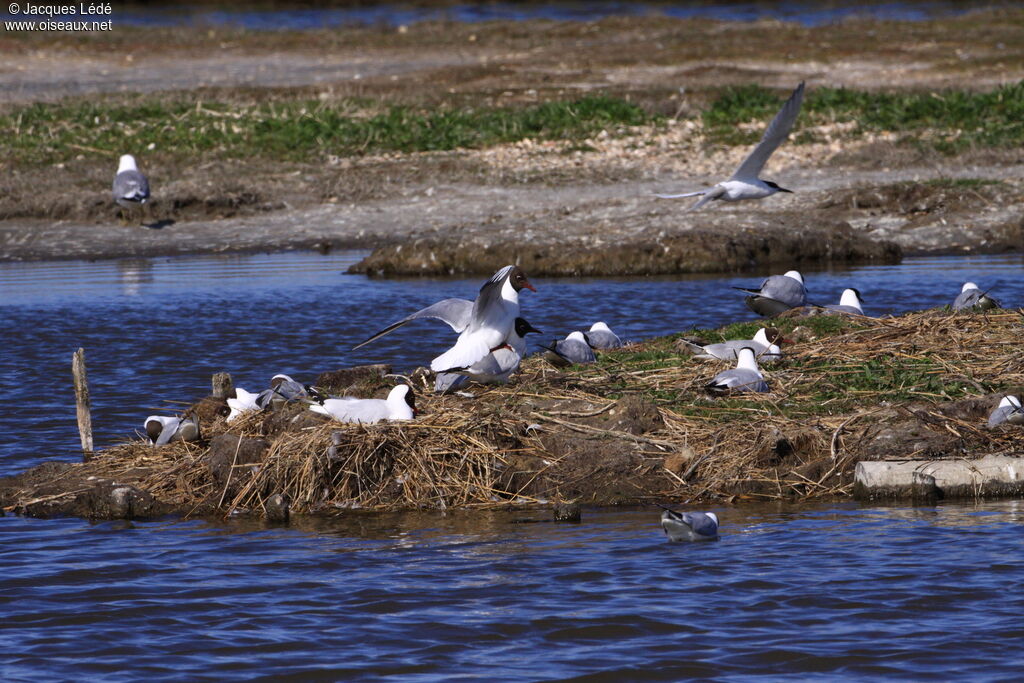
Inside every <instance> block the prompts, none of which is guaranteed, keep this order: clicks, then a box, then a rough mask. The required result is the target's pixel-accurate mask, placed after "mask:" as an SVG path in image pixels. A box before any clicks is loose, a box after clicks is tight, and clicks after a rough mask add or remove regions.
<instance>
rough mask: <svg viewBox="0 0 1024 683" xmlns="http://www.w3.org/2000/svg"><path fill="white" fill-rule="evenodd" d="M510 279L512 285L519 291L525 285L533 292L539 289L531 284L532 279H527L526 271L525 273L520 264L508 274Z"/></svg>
mask: <svg viewBox="0 0 1024 683" xmlns="http://www.w3.org/2000/svg"><path fill="white" fill-rule="evenodd" d="M508 280H509V282H511V283H512V287H513V288H514V289H515V290H516V291H517V292H518V291H519V290H521V289H523V288H524V287H525V288H526V289H528V290H530V291H531V292H536V291H537V290H536V289H535V288H534V286H533V285H531V284H530V281H529V280H527V279H526V273H524V272H523V269H522V268H520V267H519V266H513V267H512V270H511V271H510V272H509V274H508Z"/></svg>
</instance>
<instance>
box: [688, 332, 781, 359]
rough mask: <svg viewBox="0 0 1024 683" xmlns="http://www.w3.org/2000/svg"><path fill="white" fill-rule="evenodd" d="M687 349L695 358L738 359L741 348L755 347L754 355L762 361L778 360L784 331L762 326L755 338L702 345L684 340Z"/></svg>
mask: <svg viewBox="0 0 1024 683" xmlns="http://www.w3.org/2000/svg"><path fill="white" fill-rule="evenodd" d="M682 341H683V344H685V345H686V348H687V350H689V351H690V352H691V353H693V354H694V356H693V357H694V358H698V359H700V360H711V359H713V358H717V359H718V360H736V359H737V358H739V355H738V354H739V350H740V349H742V348H751V349H754V355H755V356H756V357H757V358H758V359H760V360H761V362H769V361H776V360H779V359H780V358H782V349H781V348H779V345H778V342H780V341H782V333H781V332H779V330H778V329H776V328H774V327H762V328H761V329H760V330H758V331H757V332H756V333H755V334H754V338H753V339H734V340H731V341H726V342H720V343H718V344H708V345H706V346H700V345H698V344H694V343H693V342H688V341H686V340H685V339H684V340H682Z"/></svg>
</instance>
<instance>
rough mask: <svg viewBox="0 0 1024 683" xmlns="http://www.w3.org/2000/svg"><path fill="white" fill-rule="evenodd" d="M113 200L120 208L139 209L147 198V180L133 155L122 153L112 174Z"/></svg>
mask: <svg viewBox="0 0 1024 683" xmlns="http://www.w3.org/2000/svg"><path fill="white" fill-rule="evenodd" d="M113 195H114V201H115V202H117V205H118V206H120V207H121V208H122V209H127V210H128V211H133V210H135V209H139V210H140V211H141V209H142V206H143V205H144V204H145V203H146V201H148V200H149V180H148V179H147V178H146V176H144V175H142V173H140V172H139V168H138V166H137V165H136V164H135V157H133V156H132V155H131V154H122V155H121V160H120V162H118V165H117V174H116V175H115V176H114V186H113Z"/></svg>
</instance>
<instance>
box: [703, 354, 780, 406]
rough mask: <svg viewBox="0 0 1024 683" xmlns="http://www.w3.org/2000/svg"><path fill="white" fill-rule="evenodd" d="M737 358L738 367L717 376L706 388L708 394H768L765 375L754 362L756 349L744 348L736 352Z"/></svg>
mask: <svg viewBox="0 0 1024 683" xmlns="http://www.w3.org/2000/svg"><path fill="white" fill-rule="evenodd" d="M736 358H737V360H736V367H735V368H733V369H732V370H723V371H722V372H720V373H718V374H717V375H715V378H714V379H713V380H711V382H710V383H708V384H707V386H705V387H704V388H705V389H706V390H707V392H708V393H709V394H713V395H716V396H722V395H725V394H729V393H733V392H740V391H756V392H760V393H765V392H767V391H768V383H767V382H765V381H764V375H762V374H761V371H760V370H759V369H758V367H757V361H756V360H754V349H752V348H751V347H749V346H744V347H743V348H742V349H740V350H739V351H737V352H736Z"/></svg>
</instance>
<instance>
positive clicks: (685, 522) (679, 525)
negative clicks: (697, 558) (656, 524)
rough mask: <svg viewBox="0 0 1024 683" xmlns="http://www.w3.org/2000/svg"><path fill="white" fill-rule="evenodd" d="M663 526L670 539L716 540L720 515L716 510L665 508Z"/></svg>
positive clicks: (662, 514) (662, 515)
mask: <svg viewBox="0 0 1024 683" xmlns="http://www.w3.org/2000/svg"><path fill="white" fill-rule="evenodd" d="M661 528H662V529H664V530H665V535H666V536H668V540H670V541H714V540H715V539H717V538H718V515H716V514H715V513H714V512H676V511H675V510H669V509H668V508H664V512H662V513H661Z"/></svg>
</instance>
